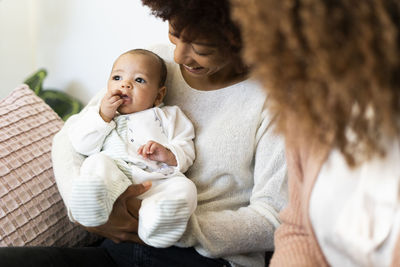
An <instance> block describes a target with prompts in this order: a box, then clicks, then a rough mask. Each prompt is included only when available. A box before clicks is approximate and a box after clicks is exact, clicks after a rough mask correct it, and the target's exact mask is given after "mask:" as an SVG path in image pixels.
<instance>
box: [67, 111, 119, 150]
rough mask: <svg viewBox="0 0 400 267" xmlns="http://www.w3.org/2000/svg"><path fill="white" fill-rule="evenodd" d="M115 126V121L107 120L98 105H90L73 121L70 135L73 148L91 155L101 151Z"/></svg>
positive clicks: (69, 129) (69, 128)
mask: <svg viewBox="0 0 400 267" xmlns="http://www.w3.org/2000/svg"><path fill="white" fill-rule="evenodd" d="M114 128H115V122H114V121H110V122H109V123H107V122H105V121H104V120H103V119H102V118H101V116H100V114H99V107H98V106H90V107H88V108H87V110H86V111H85V112H83V113H82V114H81V115H80V116H78V117H77V119H76V120H74V121H72V122H71V123H70V125H69V127H68V136H69V139H70V141H71V144H72V146H73V148H74V149H75V150H76V151H77V152H78V153H80V154H83V155H85V156H90V155H93V154H95V153H98V152H100V150H101V148H102V146H103V143H104V140H105V138H106V136H107V135H108V134H109V133H110V132H111V131H112V129H114Z"/></svg>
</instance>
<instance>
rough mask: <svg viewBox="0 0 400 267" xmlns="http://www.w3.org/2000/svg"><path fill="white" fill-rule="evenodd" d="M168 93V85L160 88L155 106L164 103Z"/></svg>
mask: <svg viewBox="0 0 400 267" xmlns="http://www.w3.org/2000/svg"><path fill="white" fill-rule="evenodd" d="M166 93H167V87H165V86H163V87H160V88H159V89H158V93H157V96H156V100H155V101H154V106H158V105H160V104H161V103H162V101H163V99H164V96H165V94H166Z"/></svg>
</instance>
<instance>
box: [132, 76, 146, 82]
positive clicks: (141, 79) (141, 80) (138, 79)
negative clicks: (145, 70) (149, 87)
mask: <svg viewBox="0 0 400 267" xmlns="http://www.w3.org/2000/svg"><path fill="white" fill-rule="evenodd" d="M135 81H136V82H138V83H145V82H146V81H145V80H144V79H143V78H140V77H139V78H136V79H135Z"/></svg>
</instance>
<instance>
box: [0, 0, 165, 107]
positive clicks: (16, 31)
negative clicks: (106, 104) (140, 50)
mask: <svg viewBox="0 0 400 267" xmlns="http://www.w3.org/2000/svg"><path fill="white" fill-rule="evenodd" d="M10 7H12V8H11V9H10ZM3 16H4V17H3ZM21 18H22V19H21ZM16 20H17V21H18V23H16V22H15V21H16ZM5 25H8V26H5ZM15 25H16V26H18V27H16V26H15ZM167 28H168V25H167V23H166V22H163V21H161V20H160V19H156V18H154V17H153V16H151V15H150V11H149V10H148V9H147V8H145V7H143V6H142V5H141V1H140V0H84V1H81V0H56V1H55V0H0V40H1V44H0V47H1V51H0V75H1V79H0V85H1V86H0V93H1V94H3V95H4V93H5V92H6V91H9V90H11V89H12V88H13V87H15V85H16V84H19V83H20V82H21V81H23V79H24V78H25V77H27V76H29V75H30V74H31V73H33V72H34V71H36V70H37V69H38V68H41V67H43V68H45V69H47V71H48V76H47V78H46V80H45V83H44V88H45V89H46V88H48V89H59V90H63V91H65V92H68V93H69V94H71V95H73V96H75V97H77V98H78V99H80V100H82V101H83V102H85V103H86V102H87V101H88V100H89V99H90V97H91V96H92V95H94V94H95V93H96V92H97V91H98V90H100V89H101V88H104V87H105V85H106V82H107V79H108V75H109V73H110V70H111V66H112V63H113V61H114V60H115V58H116V57H117V56H118V55H119V54H120V53H122V52H124V51H126V50H129V49H131V48H137V47H148V46H151V45H154V44H157V43H167V42H168V36H167V32H168V30H167ZM3 40H6V44H3ZM20 43H23V45H21V44H20ZM3 46H5V47H3ZM3 56H4V58H5V59H6V60H4V61H3ZM14 58H16V60H17V62H18V64H11V63H10V62H12V59H14Z"/></svg>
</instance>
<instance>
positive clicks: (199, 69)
mask: <svg viewBox="0 0 400 267" xmlns="http://www.w3.org/2000/svg"><path fill="white" fill-rule="evenodd" d="M182 66H183V67H184V68H185V69H186V70H187V71H189V72H190V73H194V74H199V73H201V72H202V71H203V70H204V68H203V67H191V66H188V65H185V64H182Z"/></svg>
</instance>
